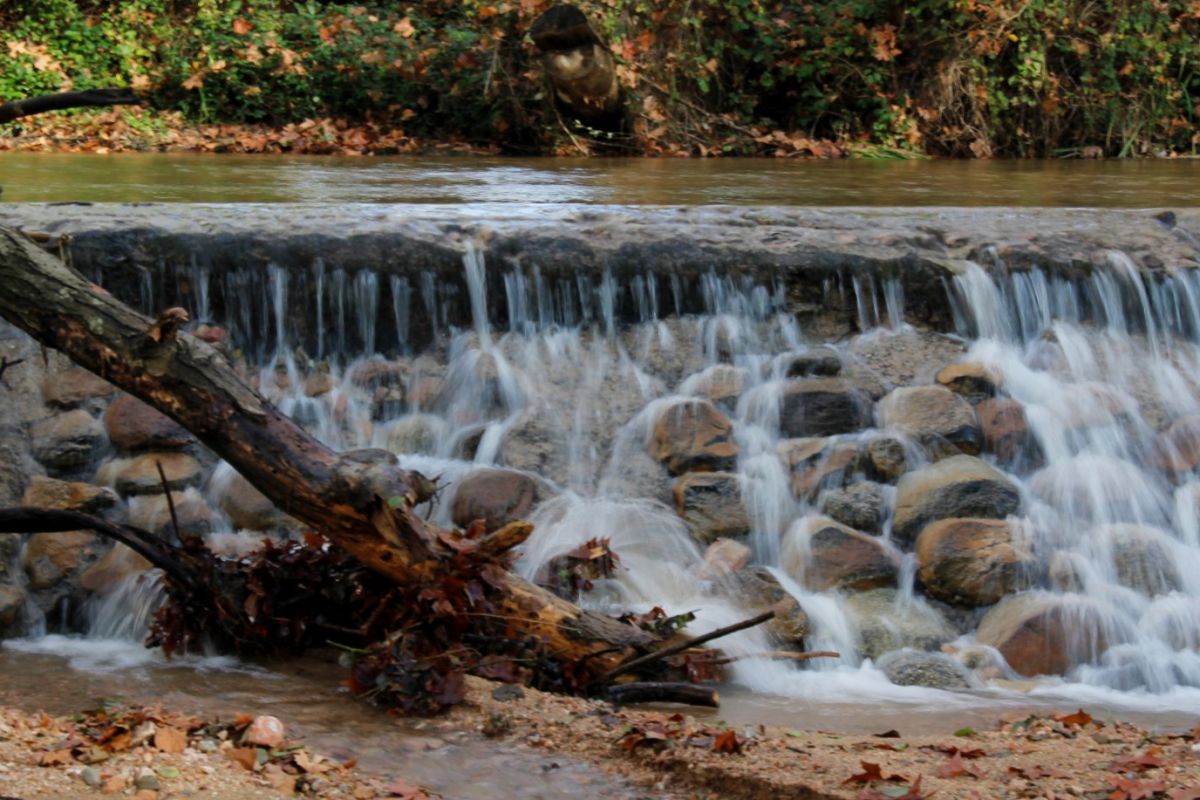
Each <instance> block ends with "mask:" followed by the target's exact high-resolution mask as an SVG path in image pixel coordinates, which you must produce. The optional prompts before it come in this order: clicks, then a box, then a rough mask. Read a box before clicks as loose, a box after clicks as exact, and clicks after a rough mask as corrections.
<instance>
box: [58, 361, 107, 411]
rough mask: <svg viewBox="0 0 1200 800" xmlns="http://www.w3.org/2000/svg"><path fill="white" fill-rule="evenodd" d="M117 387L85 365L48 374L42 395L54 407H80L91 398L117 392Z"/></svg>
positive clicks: (101, 397)
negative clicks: (84, 366) (85, 367)
mask: <svg viewBox="0 0 1200 800" xmlns="http://www.w3.org/2000/svg"><path fill="white" fill-rule="evenodd" d="M116 391H117V387H115V386H113V385H112V384H111V383H109V382H108V381H106V380H104V378H101V377H100V376H99V375H95V374H93V373H91V372H89V371H88V370H86V369H84V368H83V367H70V368H69V369H66V370H63V371H62V372H58V373H54V374H51V375H47V376H46V380H45V381H43V382H42V397H43V399H45V401H46V405H48V406H51V407H53V408H78V407H79V406H81V405H83V404H84V403H87V402H88V401H89V400H100V399H103V398H105V397H109V396H110V395H112V394H115V393H116Z"/></svg>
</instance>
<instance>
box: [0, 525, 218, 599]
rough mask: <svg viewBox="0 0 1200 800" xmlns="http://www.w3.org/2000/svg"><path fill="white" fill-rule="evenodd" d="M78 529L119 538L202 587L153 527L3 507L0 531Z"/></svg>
mask: <svg viewBox="0 0 1200 800" xmlns="http://www.w3.org/2000/svg"><path fill="white" fill-rule="evenodd" d="M77 530H90V531H94V532H95V533H98V534H100V535H101V536H105V537H107V538H109V539H113V540H115V541H118V542H120V543H121V544H123V545H125V546H126V547H128V548H129V549H130V550H133V551H134V552H135V553H137V554H138V555H140V556H141V557H142V558H144V559H146V560H147V561H149V562H150V563H151V564H153V565H154V566H156V567H158V568H159V569H161V570H162V571H163V572H165V573H166V574H167V576H168V577H169V578H170V579H171V580H173V581H175V582H177V583H178V584H179V586H180V587H182V588H184V589H186V590H187V591H192V592H194V591H195V590H196V589H197V588H198V587H197V584H196V581H195V579H194V577H193V576H192V574H191V572H190V571H189V570H188V569H187V567H185V566H184V565H183V563H182V562H181V561H180V560H179V559H178V558H177V556H176V553H175V550H174V548H172V547H170V546H168V545H167V544H165V543H164V542H163V541H162V540H161V539H159V538H158V537H157V536H155V535H154V534H153V533H150V532H149V531H144V530H142V529H141V528H135V527H133V526H132V525H114V524H113V523H111V522H108V521H107V520H103V519H101V518H100V517H93V516H92V515H91V514H84V513H82V512H79V511H60V510H57V509H49V508H30V507H27V506H22V507H18V508H4V509H0V534H4V533H59V532H61V531H77Z"/></svg>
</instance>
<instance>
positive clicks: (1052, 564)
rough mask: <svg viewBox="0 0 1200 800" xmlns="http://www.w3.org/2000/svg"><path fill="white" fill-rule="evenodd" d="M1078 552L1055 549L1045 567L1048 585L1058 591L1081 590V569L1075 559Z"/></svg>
mask: <svg viewBox="0 0 1200 800" xmlns="http://www.w3.org/2000/svg"><path fill="white" fill-rule="evenodd" d="M1079 558H1081V557H1080V556H1079V554H1077V553H1072V552H1070V551H1068V550H1055V551H1054V553H1053V555H1051V556H1050V561H1049V565H1048V566H1047V567H1046V579H1047V580H1048V581H1049V582H1050V587H1051V588H1052V589H1054V590H1055V591H1058V592H1082V591H1083V569H1082V568H1081V567H1082V565H1081V564H1080V563H1079V562H1078V561H1077V559H1079Z"/></svg>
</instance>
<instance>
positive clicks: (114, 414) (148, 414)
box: [104, 394, 195, 450]
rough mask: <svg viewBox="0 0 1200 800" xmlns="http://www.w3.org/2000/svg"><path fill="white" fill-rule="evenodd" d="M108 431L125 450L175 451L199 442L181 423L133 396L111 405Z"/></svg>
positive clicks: (115, 445)
mask: <svg viewBox="0 0 1200 800" xmlns="http://www.w3.org/2000/svg"><path fill="white" fill-rule="evenodd" d="M104 427H105V429H106V430H107V431H108V439H109V441H111V442H112V443H113V446H114V447H117V448H119V449H121V450H172V449H175V448H179V447H185V446H187V445H189V444H191V443H192V442H194V441H195V437H193V436H192V434H191V433H189V432H188V431H187V430H185V429H184V427H183V426H182V425H180V424H179V423H178V422H176V421H175V420H173V419H171V418H170V417H168V416H167V415H165V414H163V413H162V412H160V411H158V410H156V409H154V408H151V407H150V406H148V405H146V404H145V403H143V402H142V401H141V400H138V399H137V398H136V397H134V396H133V395H129V394H123V395H121V396H120V397H118V398H117V399H116V400H113V401H112V402H111V403H109V405H108V410H107V411H105V412H104Z"/></svg>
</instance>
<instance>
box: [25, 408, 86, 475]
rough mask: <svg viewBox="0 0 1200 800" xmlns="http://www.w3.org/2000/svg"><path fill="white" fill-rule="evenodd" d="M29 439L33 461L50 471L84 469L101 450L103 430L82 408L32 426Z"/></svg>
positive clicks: (48, 418)
mask: <svg viewBox="0 0 1200 800" xmlns="http://www.w3.org/2000/svg"><path fill="white" fill-rule="evenodd" d="M30 436H31V438H32V439H33V455H34V457H35V458H36V459H37V460H38V461H40V462H41V463H42V464H44V465H45V466H47V467H50V468H51V469H59V470H69V469H74V468H77V467H83V466H86V465H88V464H90V463H91V462H92V460H93V459H94V458H95V457H96V455H97V453H98V452H99V450H100V448H101V447H103V446H104V426H102V425H101V424H100V422H99V420H97V419H96V418H95V417H93V416H92V415H91V414H89V413H88V412H86V411H84V410H83V409H82V408H77V409H75V410H74V411H68V412H67V413H65V414H59V415H57V416H53V417H47V418H46V419H43V420H40V421H38V422H36V423H34V425H33V427H32V428H31V429H30Z"/></svg>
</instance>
